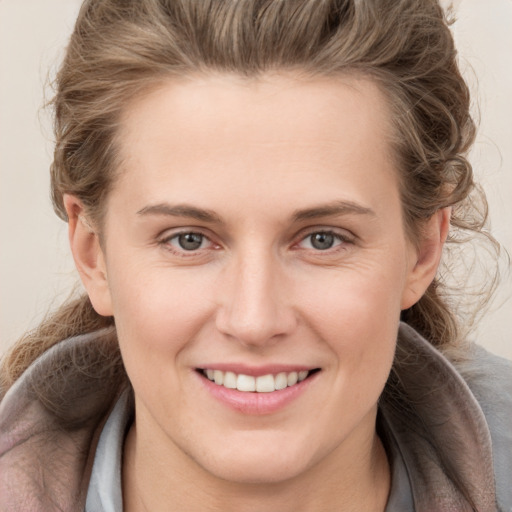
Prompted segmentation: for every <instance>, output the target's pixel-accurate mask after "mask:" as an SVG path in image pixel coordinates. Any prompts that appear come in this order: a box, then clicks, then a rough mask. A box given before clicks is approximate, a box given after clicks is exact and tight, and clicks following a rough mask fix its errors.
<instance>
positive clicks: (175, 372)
mask: <svg viewBox="0 0 512 512" xmlns="http://www.w3.org/2000/svg"><path fill="white" fill-rule="evenodd" d="M54 105H55V123H56V124H55V127H56V135H57V144H56V149H55V159H54V164H53V166H52V192H53V199H54V204H55V208H56V211H57V213H58V214H59V215H60V216H61V217H62V218H63V219H65V220H67V221H68V222H69V239H70V245H71V250H72V252H73V256H74V258H75V262H76V266H77V269H78V271H79V273H80V276H81V279H82V282H83V284H84V287H85V289H86V292H87V294H86V295H84V297H82V298H81V299H79V300H77V301H75V302H72V303H70V304H68V305H66V306H64V307H63V308H62V309H61V310H60V311H58V312H57V313H56V314H55V316H54V317H53V318H51V319H50V320H49V321H48V322H47V323H45V324H44V325H42V326H41V327H40V328H39V329H38V330H37V332H35V333H32V334H31V335H29V336H28V337H26V339H24V340H22V341H21V342H20V344H19V345H18V346H17V347H16V348H15V349H14V350H13V351H12V353H11V354H9V356H8V357H7V358H6V359H5V361H4V366H3V373H2V378H3V381H2V382H3V384H2V387H3V393H5V398H3V400H2V403H1V409H0V429H1V430H0V432H1V437H0V439H1V441H0V442H1V444H0V454H1V456H0V470H1V471H0V482H1V484H0V489H1V496H2V497H1V498H0V499H1V500H2V505H3V507H4V509H5V510H84V508H85V510H87V511H94V512H96V511H113V510H127V511H139V510H151V511H158V510H187V511H188V510H192V511H194V510H242V511H253V510H290V511H291V510H294V511H296V510H307V511H316V510H318V511H326V510H327V511H331V510H332V511H334V510H358V511H364V510H369V511H377V510H381V511H384V510H386V511H402V510H403V511H405V510H407V511H409V510H418V511H446V510H478V511H491V510H497V509H502V510H508V509H509V508H510V507H511V506H512V495H511V491H510V489H509V486H508V485H507V484H508V481H507V479H508V477H509V474H510V468H511V464H512V457H511V449H512V434H511V433H510V429H509V428H507V426H508V424H509V420H510V414H511V409H512V398H511V397H512V379H511V373H510V365H509V364H507V363H506V362H504V361H502V360H500V359H498V358H496V357H494V356H491V355H490V354H488V353H486V352H484V351H483V350H481V349H479V348H477V347H475V346H472V345H469V344H467V343H464V342H463V340H462V339H461V335H460V330H459V329H458V325H457V320H456V317H455V316H454V314H453V313H452V312H451V310H450V307H449V300H448V299H447V297H446V296H445V295H444V294H443V292H442V286H441V281H440V280H439V277H438V276H437V277H436V274H438V267H439V263H440V259H441V255H442V251H443V246H444V243H445V241H446V240H447V239H450V240H455V241H457V240H458V239H459V238H460V236H461V235H462V234H463V233H464V232H466V231H469V232H473V233H475V236H476V234H477V233H479V232H480V231H481V228H482V225H483V222H484V218H483V217H482V216H480V217H479V210H478V209H477V208H476V207H475V204H476V203H475V201H476V199H475V197H474V195H475V194H474V193H475V185H474V183H473V180H472V174H471V169H470V166H469V164H468V163H467V161H466V160H465V158H464V155H465V153H466V152H467V150H468V148H469V147H470V145H471V143H472V141H473V138H474V126H473V123H472V120H471V118H470V116H469V113H468V106H469V96H468V91H467V88H466V85H465V83H464V81H463V80H462V78H461V76H460V74H459V71H458V69H457V66H456V63H455V50H454V48H453V42H452V39H451V35H450V32H449V30H448V27H447V25H446V22H445V20H444V17H443V13H442V10H441V8H440V7H439V6H438V4H437V3H436V2H434V1H431V0H422V1H420V0H400V1H396V0H393V1H386V0H374V1H368V2H358V1H349V0H346V1H341V0H338V1H334V0H332V1H330V0H322V1H319V0H314V1H312V0H309V1H308V0H300V1H299V0H297V1H295V0H294V1H275V0H274V1H272V0H268V1H257V0H253V1H250V0H246V1H237V2H234V1H232V0H226V1H220V0H216V1H213V0H212V1H202V2H194V1H191V0H172V1H171V0H168V1H164V0H160V1H158V0H142V1H141V0H137V1H135V0H132V1H129V0H128V1H125V2H122V3H121V2H114V1H110V0H89V1H86V2H85V3H84V5H83V7H82V10H81V12H80V15H79V18H78V21H77V24H76V27H75V30H74V33H73V36H72V38H71V42H70V45H69V47H68V50H67V55H66V58H65V61H64V63H63V65H62V68H61V70H60V73H59V75H58V79H57V94H56V97H55V102H54ZM401 320H402V322H401ZM496 390H499V394H497V393H496Z"/></svg>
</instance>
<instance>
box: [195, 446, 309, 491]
mask: <svg viewBox="0 0 512 512" xmlns="http://www.w3.org/2000/svg"><path fill="white" fill-rule="evenodd" d="M189 455H190V456H192V458H193V459H194V460H195V462H196V463H197V464H198V465H200V466H201V467H202V468H203V469H204V470H205V471H206V472H207V473H209V474H210V475H212V476H214V477H216V478H219V479H221V480H225V481H229V482H233V483H237V484H245V485H251V484H252V485H256V484H279V483H282V482H285V481H287V480H291V479H293V478H295V477H297V476H298V475H300V474H301V473H303V472H305V471H306V470H307V469H308V468H309V467H311V466H312V465H313V464H314V461H312V460H310V461H309V463H308V460H307V457H305V454H304V450H303V449H302V450H298V449H295V450H293V449H290V450H286V449H283V446H282V444H279V443H274V444H270V443H259V442H255V441H253V442H252V444H251V446H250V447H244V448H242V449H236V446H235V447H233V449H230V450H229V451H224V452H222V453H216V454H210V456H209V457H207V458H204V457H194V456H193V454H190V453H189Z"/></svg>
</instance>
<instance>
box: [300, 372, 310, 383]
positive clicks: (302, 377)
mask: <svg viewBox="0 0 512 512" xmlns="http://www.w3.org/2000/svg"><path fill="white" fill-rule="evenodd" d="M307 376H308V372H307V371H302V372H299V376H298V380H299V382H301V381H303V380H304V379H305V378H306V377H307Z"/></svg>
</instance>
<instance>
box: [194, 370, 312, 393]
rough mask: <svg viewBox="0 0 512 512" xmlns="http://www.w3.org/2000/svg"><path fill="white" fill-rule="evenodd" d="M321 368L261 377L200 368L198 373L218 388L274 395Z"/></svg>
mask: <svg viewBox="0 0 512 512" xmlns="http://www.w3.org/2000/svg"><path fill="white" fill-rule="evenodd" d="M319 371H320V368H314V369H312V370H301V371H292V372H280V373H276V374H271V373H269V374H267V375H260V376H257V377H256V376H253V375H245V374H243V373H235V372H231V371H225V372H224V371H221V370H213V369H210V368H204V369H203V368H198V369H197V372H198V373H199V374H200V375H202V376H203V377H205V378H206V379H208V380H209V381H211V382H213V383H214V384H216V385H217V386H220V387H224V388H227V389H236V390H237V391H242V392H244V393H272V392H274V391H280V390H283V389H286V388H289V387H293V386H295V385H296V384H298V383H300V382H303V381H304V380H306V379H308V378H310V377H311V376H312V375H314V374H315V373H317V372H319Z"/></svg>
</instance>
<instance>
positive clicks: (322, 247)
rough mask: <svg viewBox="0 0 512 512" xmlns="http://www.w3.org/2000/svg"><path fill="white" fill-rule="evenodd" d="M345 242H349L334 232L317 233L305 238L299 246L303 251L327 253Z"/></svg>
mask: <svg viewBox="0 0 512 512" xmlns="http://www.w3.org/2000/svg"><path fill="white" fill-rule="evenodd" d="M344 242H347V238H346V237H344V236H342V235H340V234H338V233H334V232H333V231H315V232H314V233H310V234H309V235H308V236H306V237H305V238H303V239H302V240H301V241H300V243H299V246H300V247H301V248H303V249H315V250H316V251H327V250H329V249H332V248H333V247H336V246H338V245H341V244H342V243H344Z"/></svg>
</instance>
